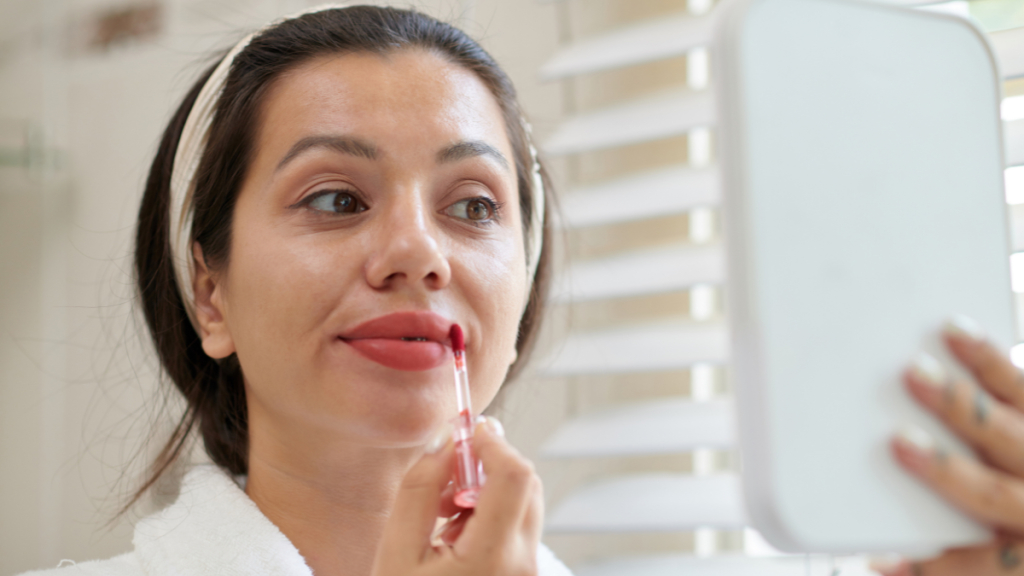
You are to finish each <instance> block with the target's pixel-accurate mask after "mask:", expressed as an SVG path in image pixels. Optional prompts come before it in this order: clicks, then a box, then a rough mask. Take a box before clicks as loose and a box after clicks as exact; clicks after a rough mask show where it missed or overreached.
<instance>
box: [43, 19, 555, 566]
mask: <svg viewBox="0 0 1024 576" xmlns="http://www.w3.org/2000/svg"><path fill="white" fill-rule="evenodd" d="M543 181H544V176H543V172H542V170H541V167H540V165H539V164H538V163H537V160H536V157H535V154H534V153H533V149H532V146H531V144H530V141H529V134H528V132H527V127H526V124H525V122H524V121H523V119H522V115H521V112H520V110H519V108H518V104H517V103H516V99H515V92H514V89H513V87H512V85H511V83H510V81H509V79H508V78H507V76H506V75H505V74H504V73H503V72H502V71H501V70H500V68H498V66H497V65H496V64H495V62H494V61H493V60H492V59H491V58H490V57H489V56H488V55H487V54H486V53H485V52H484V51H483V50H482V49H481V48H480V47H479V46H478V45H477V44H476V43H475V42H473V41H472V40H470V39H469V38H468V37H467V36H465V35H464V34H463V33H462V32H460V31H458V30H456V29H454V28H452V27H451V26H448V25H446V24H443V23H440V22H437V21H435V20H433V19H431V18H429V17H427V16H424V15H421V14H418V13H415V12H411V11H403V10H394V9H388V8H376V7H351V8H346V9H326V10H319V11H314V12H312V13H308V14H305V15H301V16H299V17H296V18H292V19H287V20H285V21H283V22H280V23H278V24H276V25H273V26H271V27H269V28H267V29H265V30H263V31H261V32H259V33H257V34H256V35H255V36H254V37H252V38H251V39H246V40H243V41H242V42H241V43H240V44H239V45H238V46H237V47H236V48H235V50H233V51H232V52H231V53H229V54H228V55H227V56H226V57H225V58H224V59H223V61H222V62H221V63H220V64H219V65H218V66H216V67H215V68H214V69H211V70H210V71H208V72H207V73H206V74H204V76H203V77H202V78H201V79H200V80H199V82H197V84H196V85H195V86H194V87H193V88H192V89H191V91H190V92H189V93H188V95H187V96H186V97H185V100H184V102H183V103H182V105H181V107H180V108H179V110H178V112H177V113H176V114H175V116H174V117H173V118H172V120H171V122H170V125H169V126H168V128H167V130H166V132H165V134H164V137H163V140H162V142H161V145H160V148H159V151H158V152H157V155H156V159H155V160H154V162H153V165H152V168H151V171H150V176H149V180H148V182H147V185H146V191H145V196H144V198H143V202H142V206H141V209H140V214H139V223H138V231H137V245H136V274H137V281H138V288H139V291H140V296H141V302H142V308H143V310H144V312H145V316H146V320H147V323H148V327H149V329H150V332H151V335H152V337H153V341H154V344H155V347H156V350H157V352H158V354H159V356H160V359H161V362H162V365H163V368H164V370H165V371H166V373H167V375H168V376H169V378H170V379H171V381H172V382H173V383H174V384H175V386H176V387H177V388H178V389H179V390H180V391H181V393H182V394H183V395H184V397H185V399H186V400H187V402H188V412H187V413H186V414H185V416H184V418H183V419H182V420H181V422H180V424H179V426H178V428H177V431H176V433H175V435H174V438H173V439H172V440H171V441H170V443H168V444H167V446H166V448H165V450H164V452H163V454H162V455H161V457H160V458H159V459H158V461H157V464H156V466H155V467H154V474H153V476H152V477H151V478H150V479H149V482H148V483H147V485H146V486H145V487H144V488H143V490H145V488H146V487H148V486H151V485H152V483H153V482H155V480H156V479H157V478H158V477H159V475H160V474H161V473H162V472H164V471H165V470H167V468H168V467H169V466H170V464H171V463H173V462H174V460H175V459H176V458H177V457H178V456H179V454H180V453H181V452H182V448H183V446H185V442H186V438H187V436H188V434H189V432H190V431H191V430H192V429H193V428H197V429H198V431H199V432H200V433H201V435H202V438H203V442H204V444H205V448H206V451H207V452H208V454H209V455H210V457H211V458H212V460H213V462H214V463H215V464H216V466H213V467H211V466H207V467H198V468H196V469H194V470H192V471H191V472H189V473H188V474H187V475H186V478H185V480H184V482H183V485H182V489H181V496H180V497H179V499H178V501H177V502H176V503H175V504H173V505H172V506H170V507H169V508H167V509H165V510H163V511H161V512H159V513H157V514H156V515H154V516H151V517H149V518H146V519H143V520H142V521H141V522H140V523H139V524H138V526H137V528H136V532H135V537H134V544H135V550H134V551H133V552H131V553H128V554H125V555H122V556H119V557H117V558H114V559H111V560H107V561H100V562H90V563H83V564H80V565H77V566H75V567H73V568H63V569H61V570H65V571H71V572H74V571H78V572H82V573H88V574H92V573H95V574H111V573H113V574H143V573H146V574H228V573H238V574H243V573H244V574H247V575H258V574H268V575H269V574H276V575H280V574H296V575H298V574H305V575H308V574H310V573H311V572H312V573H316V574H317V575H318V576H332V575H338V576H341V575H370V574H373V575H376V576H408V575H413V574H423V575H428V574H437V575H458V574H465V575H479V574H493V575H526V574H542V575H552V576H555V575H567V574H569V572H568V570H567V569H566V568H565V567H564V565H562V564H561V563H560V562H559V561H558V560H557V559H555V558H554V556H553V555H552V554H551V553H550V551H548V550H547V549H546V548H544V547H543V546H541V545H540V543H539V538H540V532H541V527H542V521H543V499H542V493H541V485H540V481H539V480H538V478H537V476H536V475H535V474H534V472H533V469H532V466H531V465H530V463H529V462H528V461H527V460H525V459H524V458H523V457H522V456H521V455H519V454H518V453H517V452H516V451H515V450H514V449H513V448H512V447H511V446H510V445H509V444H507V443H506V442H505V441H504V439H503V438H502V433H501V427H500V425H499V424H497V422H496V421H494V420H486V419H485V420H484V421H482V422H480V423H479V425H477V427H476V429H475V436H474V439H473V447H474V450H475V453H476V454H477V456H478V457H479V459H480V461H481V463H482V465H483V468H484V470H485V472H486V474H487V481H486V484H485V485H484V487H483V489H482V490H481V492H480V496H479V502H478V503H477V505H476V508H475V509H474V510H473V511H472V512H471V513H470V512H468V511H467V512H462V513H460V514H459V515H458V517H456V518H455V519H454V520H451V521H449V522H448V523H447V524H446V525H444V526H443V527H442V528H441V529H440V530H437V531H436V532H435V524H437V520H438V518H439V517H440V518H449V517H452V516H453V515H455V514H456V513H457V512H458V509H457V508H456V507H455V505H454V504H453V501H452V494H451V493H450V490H447V489H446V487H447V485H448V483H449V480H450V478H451V476H452V474H451V472H452V465H453V462H454V460H453V453H454V448H453V443H452V440H451V423H450V422H451V419H452V417H454V416H455V414H456V413H457V410H456V407H455V386H454V382H453V376H452V364H451V354H452V351H451V349H450V347H449V344H448V331H449V328H450V327H451V326H452V325H453V324H456V323H457V324H458V325H460V326H461V328H462V330H463V331H464V333H465V347H466V360H467V364H468V369H469V379H470V383H471V386H472V389H471V395H472V403H473V405H474V406H475V407H477V408H478V409H481V408H484V407H486V406H487V405H488V404H489V403H490V402H491V400H492V399H493V398H494V396H495V394H496V393H497V392H498V390H499V388H500V386H501V384H502V383H503V382H504V380H505V379H506V377H507V376H508V375H509V374H510V373H514V372H515V371H516V370H517V368H518V367H519V366H520V365H521V364H522V362H523V361H524V360H525V357H526V354H527V353H528V352H529V348H530V344H531V342H532V340H533V338H534V335H535V333H536V330H537V320H538V318H539V314H540V304H541V301H542V295H543V286H544V283H545V281H546V278H547V275H548V269H547V256H546V251H545V250H544V248H542V246H545V245H544V243H543V235H544V231H545V229H546V226H547V224H546V219H545V217H544V194H545V190H544V188H545V186H544V182H543ZM243 490H244V492H243ZM141 493H142V491H140V492H139V494H141ZM139 494H137V495H136V499H137V498H138V496H139Z"/></svg>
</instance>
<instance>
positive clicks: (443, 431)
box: [423, 425, 452, 454]
mask: <svg viewBox="0 0 1024 576" xmlns="http://www.w3.org/2000/svg"><path fill="white" fill-rule="evenodd" d="M451 437H452V428H451V426H448V425H444V426H441V427H440V428H438V429H437V431H436V432H434V435H433V436H431V438H430V440H428V441H427V444H426V445H425V446H424V447H423V451H424V452H426V453H427V454H437V453H438V452H440V451H441V449H442V448H444V447H445V445H446V444H448V440H449V439H450V438H451Z"/></svg>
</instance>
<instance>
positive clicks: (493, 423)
mask: <svg viewBox="0 0 1024 576" xmlns="http://www.w3.org/2000/svg"><path fill="white" fill-rule="evenodd" d="M476 423H477V424H483V425H484V426H487V429H488V430H490V431H491V433H492V434H495V435H497V436H501V437H502V438H504V437H505V427H504V426H502V425H501V421H499V420H498V419H497V418H495V417H494V416H484V415H482V414H481V415H480V416H477V417H476Z"/></svg>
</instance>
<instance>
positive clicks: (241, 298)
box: [198, 50, 527, 447]
mask: <svg viewBox="0 0 1024 576" xmlns="http://www.w3.org/2000/svg"><path fill="white" fill-rule="evenodd" d="M209 282H210V283H211V285H212V286H213V288H212V291H209V290H208V292H209V293H210V298H209V306H207V307H206V308H207V309H208V310H211V311H213V313H212V314H210V316H209V317H210V320H209V321H207V322H204V324H205V325H204V333H205V334H204V348H205V349H206V351H207V353H209V354H210V355H211V356H214V357H224V356H226V355H228V354H230V353H231V352H237V353H238V358H239V361H240V363H241V366H242V370H243V373H244V375H245V383H246V392H247V397H248V403H249V413H250V427H251V428H252V433H253V435H254V440H255V437H256V436H257V435H259V434H262V433H263V432H261V431H260V430H257V429H256V428H257V427H262V428H261V429H263V430H269V431H272V432H269V433H270V434H272V435H273V436H276V437H277V438H278V440H282V441H285V442H289V441H290V440H294V441H302V440H308V438H309V435H310V434H314V435H319V434H329V435H333V436H335V437H339V435H340V437H341V438H342V439H344V440H346V441H348V440H352V441H356V442H365V443H369V444H372V445H378V446H396V447H400V446H412V445H415V444H418V443H422V442H423V441H424V440H425V438H426V437H427V436H428V435H429V433H430V432H431V431H432V430H433V429H435V428H436V427H438V426H439V425H440V424H442V423H443V422H445V421H447V420H448V419H450V418H452V417H453V416H454V415H455V414H456V408H455V390H454V384H453V378H452V362H451V350H450V348H449V347H448V342H447V333H448V329H449V327H450V325H451V324H452V323H458V324H460V325H461V327H462V329H463V331H464V333H465V335H466V349H467V352H466V357H467V363H468V368H469V377H470V385H471V387H472V400H473V406H474V408H475V410H477V411H479V410H482V409H483V408H484V407H486V406H487V405H488V404H489V403H490V401H491V400H492V398H493V397H494V395H495V393H496V392H497V390H498V388H499V386H500V385H501V383H502V381H503V378H504V375H505V372H506V370H507V369H508V367H509V365H510V364H511V363H512V362H513V361H514V359H515V338H516V333H517V328H518V322H519V318H520V314H521V312H522V309H523V304H524V302H525V298H526V288H527V286H526V265H525V255H524V252H523V236H522V225H521V220H520V212H519V203H518V190H517V186H516V174H515V163H514V160H513V156H512V149H511V145H510V143H509V139H508V136H507V134H506V131H505V125H504V122H503V119H502V114H501V110H500V109H499V107H498V105H497V102H496V101H495V98H494V96H493V95H492V94H491V93H490V91H489V90H488V89H487V87H486V86H485V85H484V84H483V82H482V81H481V80H480V79H479V78H477V77H476V76H475V75H474V74H473V73H472V72H470V71H468V70H465V69H463V68H460V67H459V66H457V65H454V64H451V63H449V62H447V61H446V60H444V59H442V58H440V57H438V56H436V55H434V54H431V53H429V52H426V51H421V50H406V51H401V52H398V53H394V54H390V55H387V56H379V55H374V54H369V53H359V54H347V55H342V56H329V57H321V58H318V59H315V60H313V61H311V62H308V63H306V64H304V65H302V66H300V67H298V68H296V69H294V70H291V71H290V72H288V73H286V74H285V75H283V76H282V77H281V78H280V79H278V80H277V81H276V82H275V84H274V85H273V87H272V89H271V90H270V91H269V92H268V93H267V95H266V97H265V99H264V102H263V108H262V123H261V126H260V129H259V131H258V135H257V138H256V146H255V150H254V156H253V162H252V165H251V167H250V169H249V172H248V174H247V176H246V179H245V181H244V185H243V187H242V190H241V192H240V194H239V197H238V204H237V206H236V208H235V212H234V220H233V224H232V242H231V251H230V261H229V262H228V263H227V264H226V265H225V266H224V267H223V268H222V269H220V270H216V271H214V272H213V274H212V276H211V277H210V280H209ZM198 292H201V291H198ZM201 315H202V314H201ZM287 436H294V437H292V438H287Z"/></svg>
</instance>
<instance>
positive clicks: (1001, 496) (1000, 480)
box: [875, 317, 1024, 576]
mask: <svg viewBox="0 0 1024 576" xmlns="http://www.w3.org/2000/svg"><path fill="white" fill-rule="evenodd" d="M943 339H944V340H945V343H946V346H947V347H948V348H949V350H950V351H951V352H952V353H953V355H954V356H955V357H956V359H957V360H958V361H959V362H960V363H961V364H962V365H963V366H964V367H966V368H967V370H968V371H969V372H970V373H971V374H972V375H973V376H974V380H975V381H976V382H977V383H978V384H980V386H981V387H980V388H979V387H978V386H977V385H975V384H974V383H972V382H969V381H964V380H956V379H953V378H951V377H949V376H948V375H947V372H946V371H945V370H944V369H943V368H942V365H941V364H939V362H938V361H937V360H935V359H934V358H932V357H930V356H926V355H922V356H921V357H919V358H918V360H917V361H916V362H915V363H914V365H913V366H912V367H911V368H910V369H909V370H907V372H906V374H905V377H904V380H905V383H906V385H907V388H908V390H909V391H910V393H911V395H912V396H913V397H914V398H915V399H916V400H917V401H918V402H919V403H920V404H921V405H923V406H924V407H925V408H926V409H927V410H929V411H930V412H932V413H933V414H935V415H936V417H938V418H939V419H940V420H941V421H942V422H943V423H945V425H946V426H948V427H949V428H950V429H952V430H953V431H954V432H955V433H956V434H957V435H958V436H960V437H961V438H963V439H964V440H965V441H966V442H967V443H968V444H970V445H971V446H972V447H974V449H975V451H976V452H977V454H978V456H979V457H980V461H975V460H971V459H968V458H965V457H962V456H958V455H955V454H950V453H947V452H945V451H944V450H943V449H942V448H941V447H938V446H936V445H935V443H934V441H933V440H932V439H931V437H930V436H928V435H927V434H926V433H925V432H924V431H922V430H919V429H910V430H908V431H906V432H904V433H903V434H901V435H900V436H898V437H897V438H896V439H894V440H893V442H892V449H893V452H894V453H895V456H896V459H897V460H898V461H899V462H900V464H902V465H903V467H904V468H906V469H907V470H908V471H909V472H910V473H911V474H913V475H914V476H916V477H917V478H918V479H920V480H921V481H922V482H924V483H925V484H927V485H928V486H930V487H931V488H932V489H934V490H935V491H937V492H938V493H939V494H941V495H942V496H944V497H945V498H946V499H947V500H949V501H950V502H952V503H953V504H954V505H956V506H957V507H959V508H960V509H961V510H963V511H965V512H966V513H967V514H969V515H970V516H972V517H974V518H975V519H977V520H978V521H980V522H982V523H983V524H985V525H988V526H990V527H992V528H993V529H994V530H995V533H996V537H995V538H994V540H993V541H992V542H990V543H988V544H986V545H983V546H976V547H970V548H958V549H951V550H947V551H946V552H944V553H943V554H942V555H940V556H938V557H937V558H934V559H932V560H927V561H923V562H909V561H906V560H903V561H899V562H894V563H891V564H890V565H888V566H882V565H876V566H875V569H876V570H878V571H879V572H880V573H881V574H884V575H885V576H946V575H951V576H952V575H956V576H986V575H990V574H991V575H1000V576H1005V575H1011V574H1021V575H1024V374H1022V373H1021V371H1020V370H1018V369H1017V368H1016V367H1015V366H1014V365H1013V364H1012V363H1010V360H1009V359H1008V358H1007V357H1006V355H1005V354H1004V353H1003V352H1002V351H1000V350H998V349H997V348H996V347H995V346H993V345H992V344H991V343H990V342H988V341H987V340H986V339H985V337H984V336H983V334H982V332H981V330H980V329H979V328H978V327H977V325H976V324H975V323H974V322H973V321H971V320H970V319H967V318H962V317H961V318H956V319H954V320H952V321H951V322H950V323H949V325H948V326H947V328H946V330H945V331H944V332H943Z"/></svg>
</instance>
